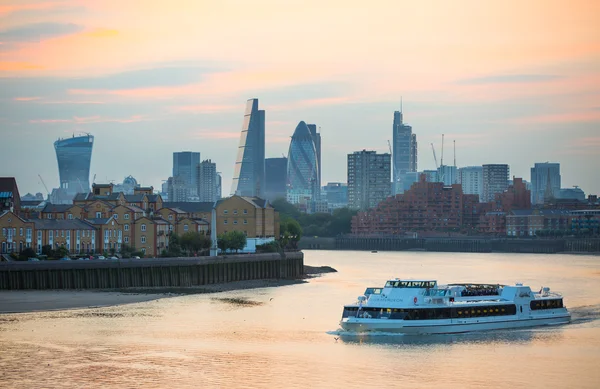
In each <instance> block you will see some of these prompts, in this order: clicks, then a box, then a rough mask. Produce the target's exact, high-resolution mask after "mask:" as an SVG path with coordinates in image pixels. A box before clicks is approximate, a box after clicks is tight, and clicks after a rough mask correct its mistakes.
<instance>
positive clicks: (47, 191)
mask: <svg viewBox="0 0 600 389" xmlns="http://www.w3.org/2000/svg"><path fill="white" fill-rule="evenodd" d="M38 177H39V178H40V181H42V185H44V188H46V193H48V196H50V191H49V190H48V187H47V186H46V183H45V182H44V179H43V178H42V175H41V174H38Z"/></svg>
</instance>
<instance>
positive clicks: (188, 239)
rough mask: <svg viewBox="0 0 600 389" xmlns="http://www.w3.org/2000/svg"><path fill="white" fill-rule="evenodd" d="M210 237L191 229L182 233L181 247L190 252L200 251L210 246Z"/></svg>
mask: <svg viewBox="0 0 600 389" xmlns="http://www.w3.org/2000/svg"><path fill="white" fill-rule="evenodd" d="M210 244H211V242H210V238H208V237H207V236H205V235H204V234H201V233H199V232H195V231H189V232H186V233H185V234H183V235H181V247H182V248H184V249H185V250H187V251H188V253H189V252H194V253H197V252H198V251H201V250H205V249H209V248H210Z"/></svg>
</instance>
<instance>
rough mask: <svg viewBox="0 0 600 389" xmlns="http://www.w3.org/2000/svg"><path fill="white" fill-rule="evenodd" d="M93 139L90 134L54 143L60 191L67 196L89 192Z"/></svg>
mask: <svg viewBox="0 0 600 389" xmlns="http://www.w3.org/2000/svg"><path fill="white" fill-rule="evenodd" d="M93 147H94V137H93V136H92V135H90V134H87V135H83V136H75V135H73V137H72V138H66V139H58V140H57V141H56V142H54V149H55V150H56V159H57V161H58V175H59V176H60V189H61V190H62V191H64V192H66V193H67V194H68V195H69V196H71V195H75V194H77V193H81V192H85V193H87V192H89V191H90V163H91V160H92V148H93Z"/></svg>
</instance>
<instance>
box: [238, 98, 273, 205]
mask: <svg viewBox="0 0 600 389" xmlns="http://www.w3.org/2000/svg"><path fill="white" fill-rule="evenodd" d="M264 186H265V111H264V110H259V109H258V99H250V100H248V101H247V102H246V111H245V112H244V122H243V124H242V131H241V134H240V145H239V147H238V154H237V158H236V161H235V168H234V172H233V186H232V188H231V194H235V195H238V196H250V197H252V196H259V197H260V196H262V195H263V191H264Z"/></svg>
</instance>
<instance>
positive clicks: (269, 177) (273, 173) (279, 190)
mask: <svg viewBox="0 0 600 389" xmlns="http://www.w3.org/2000/svg"><path fill="white" fill-rule="evenodd" d="M287 161H288V159H287V158H286V157H280V158H266V159H265V172H266V173H265V174H266V176H265V193H264V194H265V198H266V199H267V200H270V201H273V200H275V199H278V198H286V191H287Z"/></svg>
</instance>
